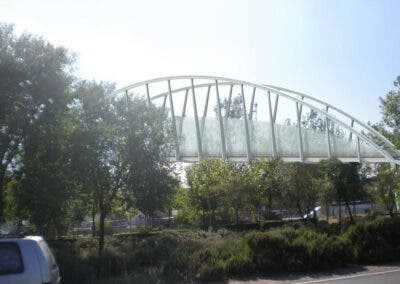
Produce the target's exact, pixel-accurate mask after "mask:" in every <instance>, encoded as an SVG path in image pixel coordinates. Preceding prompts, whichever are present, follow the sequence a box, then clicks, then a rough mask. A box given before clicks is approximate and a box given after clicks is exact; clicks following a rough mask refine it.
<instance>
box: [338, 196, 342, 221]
mask: <svg viewBox="0 0 400 284" xmlns="http://www.w3.org/2000/svg"><path fill="white" fill-rule="evenodd" d="M338 210H339V223H340V222H341V221H342V203H341V202H340V200H338Z"/></svg>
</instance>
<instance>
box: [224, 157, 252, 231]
mask: <svg viewBox="0 0 400 284" xmlns="http://www.w3.org/2000/svg"><path fill="white" fill-rule="evenodd" d="M230 166H231V167H230V171H229V174H228V175H227V176H226V177H225V181H224V184H225V186H226V188H227V195H226V198H227V200H226V203H227V205H228V206H229V207H230V208H231V209H233V211H234V213H235V224H236V225H237V224H239V211H240V210H242V209H244V208H245V207H246V206H247V205H248V202H249V193H250V192H251V190H250V188H251V184H250V181H249V167H248V166H247V165H246V164H236V165H235V164H233V165H230Z"/></svg>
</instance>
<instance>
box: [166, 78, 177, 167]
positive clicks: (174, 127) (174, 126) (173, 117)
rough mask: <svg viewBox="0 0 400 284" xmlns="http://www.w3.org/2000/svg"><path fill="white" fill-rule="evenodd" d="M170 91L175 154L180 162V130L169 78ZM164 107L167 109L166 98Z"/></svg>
mask: <svg viewBox="0 0 400 284" xmlns="http://www.w3.org/2000/svg"><path fill="white" fill-rule="evenodd" d="M168 93H169V104H170V108H171V117H172V131H173V134H174V140H175V156H176V161H177V162H179V161H180V152H179V140H178V132H177V130H176V121H175V111H174V102H173V100H172V91H171V80H168ZM164 109H165V100H164Z"/></svg>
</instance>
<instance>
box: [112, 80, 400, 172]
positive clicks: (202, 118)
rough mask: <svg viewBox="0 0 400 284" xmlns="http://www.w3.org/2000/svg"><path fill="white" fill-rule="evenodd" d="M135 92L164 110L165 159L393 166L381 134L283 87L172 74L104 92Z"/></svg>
mask: <svg viewBox="0 0 400 284" xmlns="http://www.w3.org/2000/svg"><path fill="white" fill-rule="evenodd" d="M119 95H128V96H129V95H142V96H144V97H146V99H147V101H148V103H149V104H155V105H156V106H159V107H161V108H162V109H163V110H164V111H166V112H167V113H168V117H169V118H170V119H171V125H172V133H173V137H174V143H173V144H174V147H173V148H174V150H173V153H171V160H173V161H182V162H196V161H198V160H200V159H201V158H202V157H206V156H208V157H221V158H224V159H227V160H232V161H246V160H250V159H253V158H266V157H274V156H279V157H281V158H282V159H283V160H285V161H291V162H295V161H299V162H318V161H319V160H322V159H327V158H333V157H334V158H337V159H339V160H341V161H343V162H360V163H375V162H379V163H381V162H388V163H391V164H392V165H394V164H400V152H399V151H398V150H397V149H396V147H395V146H394V145H393V144H392V143H391V142H390V141H389V140H388V139H387V138H386V137H384V136H383V135H382V134H381V133H379V132H378V131H376V130H375V129H373V128H372V127H371V126H369V125H367V124H364V123H363V122H361V121H360V120H358V119H356V118H355V117H353V116H351V115H349V114H347V113H346V112H344V111H342V110H340V109H338V108H336V107H334V106H332V105H330V104H328V103H326V102H324V101H322V100H319V99H317V98H314V97H312V96H309V95H307V94H304V93H300V92H296V91H293V90H289V89H286V88H281V87H276V86H272V85H265V84H255V83H251V82H246V81H242V80H235V79H229V78H224V77H214V76H190V75H185V76H172V77H161V78H156V79H152V80H147V81H142V82H138V83H135V84H132V85H129V86H126V87H124V88H121V89H119V90H116V91H115V92H113V93H112V94H111V96H119Z"/></svg>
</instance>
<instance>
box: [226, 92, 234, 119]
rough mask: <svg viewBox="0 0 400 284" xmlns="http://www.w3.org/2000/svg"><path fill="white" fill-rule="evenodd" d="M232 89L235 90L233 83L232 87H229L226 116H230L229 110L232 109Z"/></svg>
mask: <svg viewBox="0 0 400 284" xmlns="http://www.w3.org/2000/svg"><path fill="white" fill-rule="evenodd" d="M232 91H233V85H231V87H230V88H229V97H228V106H227V108H226V113H225V117H228V115H229V112H230V111H231V101H232Z"/></svg>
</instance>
